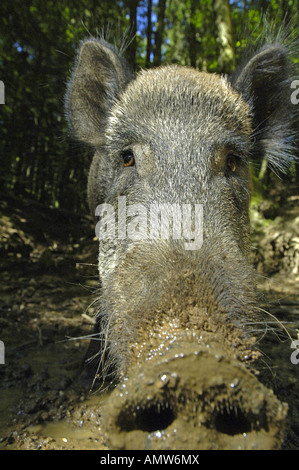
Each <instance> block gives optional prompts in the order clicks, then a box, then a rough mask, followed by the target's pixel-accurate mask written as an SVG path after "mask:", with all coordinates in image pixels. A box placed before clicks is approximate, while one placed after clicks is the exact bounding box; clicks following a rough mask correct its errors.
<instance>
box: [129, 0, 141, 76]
mask: <svg viewBox="0 0 299 470" xmlns="http://www.w3.org/2000/svg"><path fill="white" fill-rule="evenodd" d="M138 3H139V0H127V5H128V7H129V15H130V36H131V37H132V41H131V43H130V48H129V56H128V61H129V63H130V65H131V66H132V67H133V69H135V67H136V50H137V42H136V34H137V7H138Z"/></svg>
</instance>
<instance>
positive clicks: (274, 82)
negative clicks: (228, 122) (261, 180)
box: [232, 44, 294, 171]
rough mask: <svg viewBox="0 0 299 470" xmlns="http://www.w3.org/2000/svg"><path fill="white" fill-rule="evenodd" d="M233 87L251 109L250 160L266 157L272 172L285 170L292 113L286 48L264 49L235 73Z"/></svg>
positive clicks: (290, 143)
mask: <svg viewBox="0 0 299 470" xmlns="http://www.w3.org/2000/svg"><path fill="white" fill-rule="evenodd" d="M232 84H233V86H234V87H235V89H236V90H237V91H239V93H241V94H242V97H243V99H244V100H245V101H247V103H248V104H249V106H250V108H251V112H252V126H253V142H254V146H253V155H252V156H253V158H254V157H256V158H261V157H266V158H267V159H268V162H269V164H270V165H271V167H272V169H273V170H274V171H276V170H281V171H283V170H285V169H286V168H287V167H288V165H289V163H290V153H291V150H292V142H291V141H292V139H291V137H292V125H293V123H292V112H293V113H294V110H292V109H291V108H292V104H291V92H292V90H291V78H290V70H289V59H288V51H287V49H286V48H285V47H283V46H282V45H280V44H272V45H266V46H264V47H263V48H262V49H260V50H259V51H258V52H257V53H256V54H255V55H254V56H253V57H252V58H251V59H250V60H249V61H248V62H247V63H246V64H245V66H243V68H241V69H240V70H239V71H238V72H237V73H236V75H235V76H234V77H233V78H232ZM293 108H294V106H293Z"/></svg>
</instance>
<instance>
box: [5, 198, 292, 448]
mask: <svg viewBox="0 0 299 470" xmlns="http://www.w3.org/2000/svg"><path fill="white" fill-rule="evenodd" d="M273 200H274V203H273ZM0 201H1V203H0V254H1V261H0V266H1V271H2V274H1V297H0V340H1V341H3V342H4V345H5V364H4V365H2V364H0V449H53V450H56V449H106V447H105V443H104V440H103V435H102V432H101V409H102V408H103V406H105V393H107V392H105V393H101V392H100V391H98V389H99V386H100V384H99V383H98V382H97V383H96V384H95V386H94V387H93V389H92V390H91V391H90V387H91V385H92V377H90V378H89V380H87V381H85V382H84V383H83V381H82V380H81V378H82V370H84V367H85V366H84V357H85V354H86V351H87V348H88V343H89V340H88V339H87V338H84V337H86V336H88V335H90V334H91V333H92V330H93V315H94V313H95V307H94V304H93V302H94V300H95V299H96V297H97V294H98V289H99V284H98V279H97V269H96V257H97V243H96V240H95V238H94V226H93V221H92V220H91V219H89V218H88V217H83V216H81V215H78V214H71V213H67V212H64V211H59V210H55V209H50V208H47V207H44V206H42V205H40V204H37V203H34V202H32V201H30V200H26V199H23V200H21V201H20V200H18V199H16V198H14V197H13V196H8V195H6V194H5V195H4V194H2V195H1V198H0ZM252 218H253V223H254V228H255V231H254V235H253V239H252V242H253V262H254V264H255V265H256V268H257V273H258V282H259V288H260V290H261V292H263V295H264V297H263V304H262V305H261V307H262V308H265V309H267V310H268V311H269V312H270V314H266V315H267V319H268V320H269V321H270V323H269V325H268V327H267V332H266V333H265V331H264V328H263V327H262V326H261V329H260V330H259V331H257V332H256V336H257V338H258V339H259V349H260V351H261V352H262V353H263V358H262V360H261V363H260V378H261V381H263V382H264V383H266V384H267V385H268V386H269V387H272V388H273V389H274V391H275V393H276V395H277V396H278V397H279V398H280V399H281V400H282V401H285V402H287V403H288V405H289V411H288V419H287V429H286V433H285V439H284V442H283V446H282V448H284V449H299V364H298V365H297V364H292V362H291V359H290V358H291V354H292V352H294V351H293V350H292V349H290V339H288V338H287V336H286V334H285V331H284V330H285V329H287V330H288V332H289V334H290V335H291V336H292V338H293V339H297V335H298V331H297V330H299V293H298V285H299V284H298V281H299V195H298V191H297V192H296V191H295V190H294V189H292V190H290V191H289V192H288V194H285V193H284V195H283V196H281V195H280V194H278V195H277V196H275V197H274V198H273V197H272V199H271V202H270V201H264V202H260V201H258V202H257V203H256V205H255V207H253V211H252ZM275 317H276V318H277V319H279V322H280V323H278V322H277V320H275ZM271 322H273V323H271ZM272 327H273V328H274V327H275V332H273V331H271V328H272ZM296 357H298V359H299V353H298V355H297V356H296Z"/></svg>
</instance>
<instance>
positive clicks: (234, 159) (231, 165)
mask: <svg viewBox="0 0 299 470" xmlns="http://www.w3.org/2000/svg"><path fill="white" fill-rule="evenodd" d="M239 163H240V157H239V156H238V155H235V154H233V153H230V154H228V156H227V157H226V168H227V170H229V171H230V172H232V173H235V171H236V170H237V168H238V166H239Z"/></svg>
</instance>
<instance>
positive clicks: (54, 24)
mask: <svg viewBox="0 0 299 470" xmlns="http://www.w3.org/2000/svg"><path fill="white" fill-rule="evenodd" d="M136 5H137V6H138V10H137V17H135V18H133V17H132V15H133V13H132V12H133V11H134V8H135V7H136ZM265 7H267V8H268V14H269V16H270V18H276V19H277V21H278V22H281V21H282V19H283V17H284V16H285V15H286V16H287V17H288V18H292V17H293V16H294V14H295V13H296V11H297V9H298V0H297V1H296V0H295V1H289V0H271V1H270V0H264V1H258V0H243V1H237V0H234V1H230V15H231V20H232V27H233V28H232V29H233V40H234V48H235V55H236V56H237V57H238V56H239V55H240V54H241V53H242V51H243V49H244V48H245V46H246V41H245V40H244V29H246V28H247V29H248V30H249V31H251V37H257V36H258V34H260V31H261V28H262V24H261V12H262V9H263V8H265ZM152 8H153V13H152V23H153V25H152V26H153V35H152V37H151V38H150V39H149V38H147V16H146V15H147V9H148V1H147V0H143V1H142V0H123V1H120V0H115V1H113V2H111V1H110V0H100V1H99V0H60V1H59V2H58V1H54V0H13V1H10V0H2V1H1V3H0V25H1V33H2V34H1V38H0V79H1V80H2V81H3V82H4V84H5V99H6V102H5V105H1V106H0V113H1V115H0V124H1V140H0V158H1V169H2V171H1V187H2V190H5V191H7V190H8V191H9V190H10V191H13V192H14V193H15V194H16V195H19V196H20V197H22V195H27V196H28V195H29V196H30V197H32V198H34V199H36V200H38V201H41V202H44V203H46V204H49V205H53V206H55V207H57V206H59V207H63V208H65V209H69V210H75V211H80V210H83V211H86V203H85V200H86V189H85V188H86V180H87V173H88V168H89V164H90V159H91V153H92V152H91V151H90V150H87V149H85V148H83V147H82V145H81V144H80V143H78V142H74V141H73V140H72V138H71V137H70V136H69V133H68V129H67V123H66V120H65V117H64V105H63V101H64V94H65V88H66V82H67V80H68V78H69V75H70V72H71V67H72V63H73V60H74V57H75V52H76V48H77V46H78V43H79V42H80V40H81V39H83V38H84V37H86V36H88V35H94V36H96V35H98V34H104V35H105V37H106V38H108V40H110V41H112V42H113V41H114V40H115V42H116V43H117V42H118V39H117V38H120V42H123V41H124V39H123V38H124V37H126V36H129V37H127V39H126V40H125V42H127V43H129V42H130V31H134V21H135V25H136V20H137V34H136V41H132V42H131V45H130V46H128V48H127V55H128V56H130V58H132V51H133V55H136V60H135V64H136V68H137V69H139V68H140V67H144V66H145V60H146V48H147V43H148V41H151V42H152V51H153V50H154V42H155V30H156V26H157V25H156V21H157V16H158V11H159V0H153V2H152ZM135 27H136V26H135ZM252 31H253V32H252ZM132 48H133V49H132ZM161 53H162V62H163V63H178V64H181V65H188V66H189V65H192V66H195V67H197V68H199V69H201V70H205V71H208V72H217V71H219V70H218V68H219V67H218V61H217V58H218V53H219V50H218V46H217V41H216V31H215V10H214V2H213V1H212V0H186V1H184V2H183V1H181V0H168V1H167V2H166V11H165V19H164V32H163V43H162V50H161ZM152 59H153V57H152ZM294 60H296V61H298V60H299V59H298V58H294ZM152 62H153V60H152ZM257 171H259V169H258V170H257Z"/></svg>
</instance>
